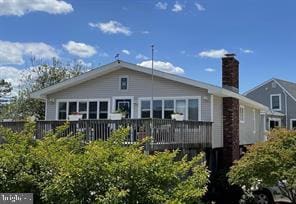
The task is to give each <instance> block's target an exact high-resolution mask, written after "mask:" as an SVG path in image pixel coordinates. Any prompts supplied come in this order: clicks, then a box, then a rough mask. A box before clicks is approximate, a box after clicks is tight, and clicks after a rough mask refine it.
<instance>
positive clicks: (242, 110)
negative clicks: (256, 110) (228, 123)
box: [239, 106, 245, 123]
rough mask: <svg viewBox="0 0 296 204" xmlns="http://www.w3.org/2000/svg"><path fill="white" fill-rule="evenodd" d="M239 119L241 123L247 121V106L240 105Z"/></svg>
mask: <svg viewBox="0 0 296 204" xmlns="http://www.w3.org/2000/svg"><path fill="white" fill-rule="evenodd" d="M239 121H240V122H241V123H244V122H245V106H240V107H239Z"/></svg>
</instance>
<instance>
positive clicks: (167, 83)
mask: <svg viewBox="0 0 296 204" xmlns="http://www.w3.org/2000/svg"><path fill="white" fill-rule="evenodd" d="M222 70H223V71H222V72H223V78H222V81H223V84H222V85H223V87H218V86H214V85H211V84H207V83H204V82H200V81H196V80H192V79H189V78H185V77H182V76H179V75H173V74H169V73H165V72H162V71H158V70H154V71H153V75H152V70H151V68H146V67H141V66H138V65H135V64H131V63H128V62H124V61H121V60H117V61H115V62H112V63H110V64H107V65H104V66H102V67H100V68H97V69H94V70H91V71H89V72H87V73H84V74H82V75H80V76H77V77H75V78H72V79H69V80H66V81H63V82H61V83H58V84H56V85H53V86H50V87H47V88H45V89H42V90H39V91H37V92H34V93H32V95H31V96H32V97H33V98H38V99H42V100H44V101H45V102H46V114H45V115H46V120H57V121H59V120H66V119H67V118H68V117H69V115H72V114H74V113H76V112H79V113H80V114H82V117H83V119H87V120H89V119H91V120H97V119H109V118H110V114H111V113H112V112H114V111H116V110H118V109H123V110H124V111H125V112H126V117H127V118H131V119H135V120H140V119H145V118H153V119H154V120H160V121H164V122H165V123H166V124H162V125H161V128H162V129H161V130H157V131H156V130H154V131H153V133H154V134H155V135H156V133H157V134H158V133H159V132H161V131H164V128H165V127H166V128H169V130H168V131H166V132H165V133H163V134H164V135H170V134H174V135H175V136H176V135H177V136H178V137H180V138H181V137H182V138H183V137H184V138H185V137H187V136H188V135H191V136H190V137H193V138H197V137H199V136H201V135H202V134H203V135H205V134H207V135H206V138H210V141H209V145H208V146H207V152H209V154H208V157H209V158H210V160H211V161H212V162H214V163H215V161H217V160H221V161H223V162H224V163H225V164H223V165H225V166H230V165H231V164H232V161H234V160H236V159H239V156H240V147H242V146H243V145H248V144H253V143H255V142H257V141H261V140H264V120H263V119H264V115H262V112H264V111H267V110H268V107H266V106H264V105H262V104H260V103H258V102H256V101H254V100H251V99H249V98H247V97H245V96H243V95H240V94H239V62H238V60H237V59H235V56H234V55H231V54H229V55H227V56H225V57H223V58H222ZM152 100H153V102H152ZM174 112H178V113H182V114H183V115H184V123H182V124H183V126H182V128H180V127H181V126H178V125H180V124H179V123H174V122H173V121H171V114H173V113H174ZM168 120H170V121H171V122H170V121H168ZM102 121H103V120H102ZM205 123H206V124H210V125H209V126H210V131H207V132H206V131H202V129H200V127H201V126H202V124H205ZM173 124H174V125H173ZM176 125H177V126H178V127H177V126H176ZM192 125H196V126H194V127H193V126H192ZM147 127H148V126H147ZM134 129H138V128H134ZM137 131H138V130H137ZM182 131H187V132H182ZM172 132H174V133H172ZM177 133H178V134H177ZM165 137H167V136H165ZM191 139H192V138H191ZM176 140H177V139H171V140H170V141H171V142H173V141H176ZM154 141H155V140H154ZM158 141H163V140H162V139H159V140H158ZM196 142H202V140H198V141H197V140H195V143H196ZM184 143H185V142H184V140H183V142H182V145H184ZM177 147H178V148H182V147H183V146H181V143H180V145H179V146H177ZM191 148H192V147H191ZM221 152H222V153H221ZM209 155H210V156H209ZM222 155H223V157H222Z"/></svg>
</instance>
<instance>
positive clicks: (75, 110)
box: [69, 102, 77, 115]
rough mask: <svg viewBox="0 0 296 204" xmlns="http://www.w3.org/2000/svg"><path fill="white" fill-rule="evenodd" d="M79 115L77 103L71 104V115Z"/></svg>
mask: <svg viewBox="0 0 296 204" xmlns="http://www.w3.org/2000/svg"><path fill="white" fill-rule="evenodd" d="M75 113H77V102H69V115H73V114H75Z"/></svg>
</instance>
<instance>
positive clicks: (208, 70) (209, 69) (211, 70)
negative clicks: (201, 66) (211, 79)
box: [205, 68, 216, 72]
mask: <svg viewBox="0 0 296 204" xmlns="http://www.w3.org/2000/svg"><path fill="white" fill-rule="evenodd" d="M205 71H206V72H215V71H216V69H213V68H206V69H205Z"/></svg>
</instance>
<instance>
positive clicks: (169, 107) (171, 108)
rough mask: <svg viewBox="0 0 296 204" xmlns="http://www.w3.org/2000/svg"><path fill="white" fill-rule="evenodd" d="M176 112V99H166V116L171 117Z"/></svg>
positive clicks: (166, 117)
mask: <svg viewBox="0 0 296 204" xmlns="http://www.w3.org/2000/svg"><path fill="white" fill-rule="evenodd" d="M173 113H174V101H173V100H165V101H164V118H165V119H171V118H172V116H171V115H172V114H173Z"/></svg>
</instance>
